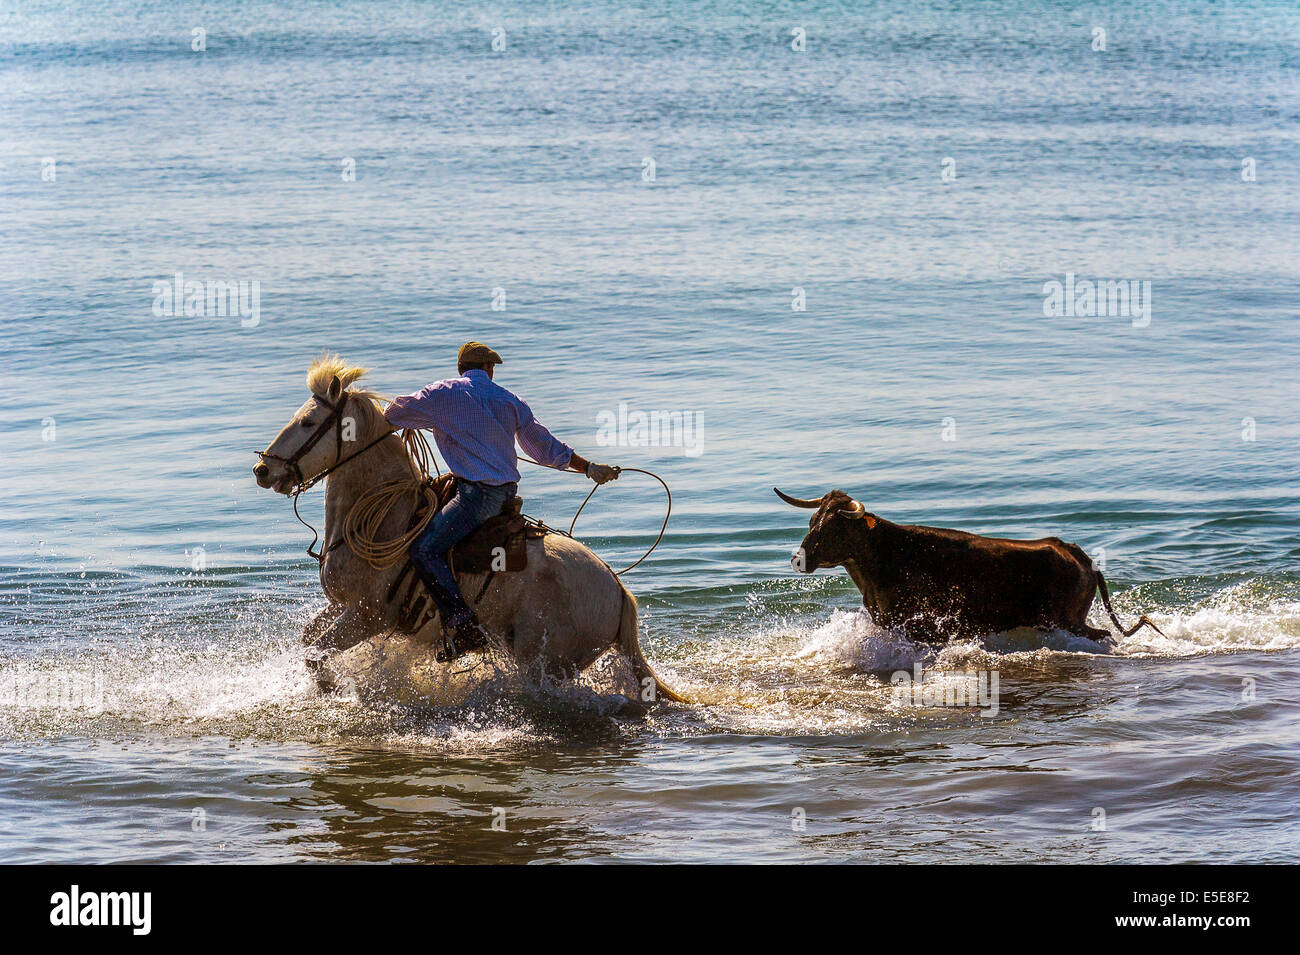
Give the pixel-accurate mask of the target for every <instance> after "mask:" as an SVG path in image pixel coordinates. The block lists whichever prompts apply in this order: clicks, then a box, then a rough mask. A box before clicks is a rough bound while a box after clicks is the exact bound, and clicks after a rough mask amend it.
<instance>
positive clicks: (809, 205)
mask: <svg viewBox="0 0 1300 955" xmlns="http://www.w3.org/2000/svg"><path fill="white" fill-rule="evenodd" d="M196 30H199V31H202V32H201V33H198V34H196V33H195V31H196ZM1098 30H1102V31H1104V34H1099V33H1098V32H1097V31H1098ZM494 43H495V46H496V47H497V48H496V49H494ZM195 46H198V47H201V49H195V48H194V47H195ZM1101 47H1104V48H1101ZM1298 119H1300V11H1297V9H1296V8H1295V7H1294V6H1293V5H1290V4H1231V5H1225V4H1215V3H1207V2H1195V3H1132V4H1109V3H1101V4H1088V3H1083V4H1071V5H1068V7H1066V6H1065V5H1060V4H1056V3H1050V2H1002V3H974V2H969V3H965V2H960V3H959V2H951V3H932V2H931V3H927V2H920V3H909V4H899V5H896V6H885V5H875V4H858V3H844V4H835V3H825V2H820V3H803V4H790V3H762V4H759V3H730V4H729V3H700V4H693V3H689V4H688V3H665V2H657V3H628V2H621V3H608V4H605V3H582V4H565V3H557V4H551V5H546V6H542V5H537V4H529V3H510V2H506V3H498V4H494V5H493V6H492V8H491V9H490V10H486V9H485V10H483V11H481V12H479V11H475V10H473V9H469V8H467V7H465V6H462V5H450V4H439V3H414V2H410V3H403V2H360V3H351V4H333V3H275V4H270V3H265V2H237V3H235V2H232V3H224V4H191V3H184V2H182V3H169V4H165V5H163V4H157V5H155V4H145V3H125V2H108V3H101V2H86V3H72V2H62V0H61V2H20V3H5V4H3V5H0V120H2V122H0V368H2V369H3V371H2V372H0V377H2V378H3V382H4V387H3V388H0V452H2V453H3V463H4V467H3V468H2V469H0V861H3V862H50V861H57V862H113V861H132V862H186V863H213V862H281V861H365V862H399V861H423V862H498V861H508V862H546V861H566V860H575V861H592V862H604V861H629V860H631V861H645V862H659V861H728V862H884V863H903V862H1030V861H1051V862H1116V861H1129V862H1193V861H1195V862H1226V861H1238V862H1295V861H1297V860H1298V859H1300V814H1298V813H1297V805H1298V804H1300V770H1298V763H1300V568H1298V567H1297V558H1298V557H1300V505H1298V504H1297V491H1300V481H1298V477H1297V475H1298V465H1300V453H1298V449H1300V415H1298V414H1297V407H1298V401H1297V399H1300V387H1298V386H1297V377H1298V375H1297V372H1298V371H1300V334H1298V332H1297V319H1298V316H1297V303H1298V301H1300V298H1298V293H1300V259H1298V257H1297V253H1296V248H1297V241H1296V240H1297V226H1298V224H1300V189H1298V188H1297V185H1298V184H1300V158H1298V157H1300V150H1298V149H1297V147H1298V146H1300V142H1298V140H1300V134H1298V133H1300V125H1298V123H1297V120H1298ZM177 273H181V274H182V275H183V277H184V279H183V280H184V281H188V282H199V283H205V288H206V287H208V286H207V284H206V283H214V282H231V283H236V284H237V283H240V282H244V283H246V287H247V288H248V289H249V297H248V299H247V301H246V304H247V305H249V308H248V309H247V310H246V314H244V315H211V314H189V315H187V314H185V310H184V308H175V309H169V308H168V307H167V304H166V303H165V302H163V303H161V304H160V302H159V299H160V297H161V293H160V292H159V291H156V290H155V284H156V283H161V284H162V285H164V286H165V285H167V284H170V283H172V282H173V281H174V277H175V276H176V274H177ZM1054 281H1055V282H1059V283H1062V285H1063V286H1064V285H1065V284H1066V283H1067V281H1068V282H1070V283H1072V284H1073V283H1078V282H1081V281H1096V282H1102V283H1106V282H1124V283H1125V287H1126V288H1130V289H1133V288H1135V289H1136V290H1137V291H1139V292H1140V293H1141V295H1142V298H1141V302H1142V303H1143V308H1144V309H1145V312H1144V313H1142V312H1141V311H1140V310H1139V312H1138V313H1136V314H1134V315H1131V316H1130V315H1128V314H1123V313H1120V314H1116V313H1115V310H1114V309H1110V310H1108V309H1089V308H1087V307H1083V308H1079V309H1069V310H1064V311H1060V312H1059V313H1058V314H1047V313H1048V312H1051V311H1052V309H1051V308H1050V307H1049V308H1045V301H1046V300H1047V299H1048V298H1049V292H1048V289H1050V285H1049V283H1052V282H1054ZM252 283H257V284H256V286H255V287H254V286H253V285H252ZM1128 283H1137V285H1136V286H1130V285H1129V284H1128ZM1146 283H1149V284H1146ZM254 288H256V293H257V298H256V299H253V297H252V292H253V289H254ZM1102 297H1103V299H1104V298H1105V296H1104V295H1103V296H1102ZM254 302H255V303H256V308H253V307H252V306H253V304H254ZM1117 303H1118V300H1117ZM471 338H473V339H480V340H483V341H486V342H488V343H489V344H491V345H493V346H494V347H495V348H497V349H498V350H499V351H501V352H502V353H503V354H504V355H505V357H506V360H507V361H506V364H505V365H504V366H503V367H502V368H500V369H499V373H498V379H497V380H498V381H499V382H500V383H502V384H504V385H505V386H506V387H508V388H511V389H512V390H515V391H517V392H518V393H520V394H521V395H523V396H524V397H526V398H527V399H528V400H529V402H530V403H531V404H532V406H533V408H534V410H535V411H536V412H537V414H538V416H539V417H540V418H541V420H542V421H544V422H545V423H546V424H547V425H548V426H549V427H550V428H551V429H552V430H553V431H554V432H555V433H556V434H558V435H559V436H561V437H562V438H564V439H565V440H567V441H569V442H570V443H572V444H573V445H574V446H576V447H577V448H578V449H579V451H580V452H581V453H583V454H584V455H586V456H588V457H591V458H594V459H596V460H599V461H608V462H610V463H614V464H621V465H627V466H631V467H640V468H647V469H650V470H653V471H655V472H656V473H658V474H660V475H662V476H663V477H664V479H665V480H667V481H668V482H669V484H670V485H671V488H672V493H673V514H672V520H671V522H670V524H669V527H668V534H667V535H666V538H665V540H664V542H663V544H662V546H660V547H659V548H658V549H657V550H656V551H655V552H654V553H653V554H652V555H651V557H650V558H649V559H648V560H647V561H646V562H645V563H644V564H642V565H641V566H640V567H638V568H636V569H635V570H634V571H633V572H632V573H630V574H629V575H627V577H626V578H624V579H625V581H626V583H627V584H628V586H629V588H630V589H631V590H632V591H633V592H634V593H635V594H636V595H637V597H638V599H639V600H640V603H641V622H642V644H643V646H644V647H645V650H646V653H647V655H648V656H649V658H650V659H651V660H652V661H653V663H654V664H655V666H656V667H657V669H658V671H659V673H660V675H661V676H662V677H663V678H664V680H665V681H666V682H667V683H669V684H670V685H672V686H673V687H674V688H676V689H678V690H679V691H681V692H684V693H686V694H687V695H688V696H690V697H692V698H694V699H695V700H697V701H698V702H697V703H696V704H695V705H690V706H678V705H664V706H661V707H658V708H656V709H654V710H652V711H651V712H650V713H648V714H639V713H637V712H636V710H635V708H629V707H626V706H623V705H622V703H623V701H622V700H621V698H619V697H617V695H615V694H610V693H603V692H600V691H599V690H598V689H592V688H590V687H584V686H558V687H556V686H546V687H542V686H535V685H529V684H528V683H526V682H523V681H520V680H510V679H496V678H494V679H487V680H484V681H482V682H481V684H480V685H478V686H476V687H475V688H474V689H473V691H472V692H471V693H469V695H468V696H466V697H464V698H460V699H457V700H454V701H440V700H431V701H429V703H428V705H426V706H422V707H417V708H411V707H400V706H395V705H385V704H383V703H382V702H376V701H364V702H363V701H362V700H359V699H357V698H356V697H352V696H348V695H344V696H341V697H340V696H334V697H324V696H321V695H319V694H318V693H317V692H316V691H315V690H314V689H313V687H312V684H311V682H310V681H309V680H308V678H307V675H306V673H305V671H304V669H303V665H302V662H301V658H302V651H301V648H300V646H299V643H298V635H299V631H300V628H301V627H302V625H303V623H304V622H305V621H306V620H307V619H309V618H310V617H311V616H312V614H313V613H315V612H316V611H317V610H318V609H319V608H320V607H321V606H322V605H323V603H324V601H323V597H322V594H321V591H320V586H319V582H318V579H317V575H316V565H315V562H314V561H313V560H311V559H310V558H308V557H306V556H305V554H304V552H303V548H304V547H305V545H306V544H307V542H308V539H309V535H307V534H306V532H305V530H304V528H303V527H302V526H301V525H300V524H299V523H298V522H297V521H296V520H295V519H294V516H293V513H292V510H291V508H290V506H289V503H288V502H287V500H286V499H284V498H282V497H279V496H277V495H275V494H273V493H271V492H269V491H264V490H262V489H259V488H258V487H257V486H256V484H255V483H254V481H253V478H252V474H251V470H250V469H251V467H252V465H253V463H254V461H255V456H254V454H253V452H254V451H255V450H257V449H259V448H262V447H265V446H266V444H267V443H268V442H269V441H270V439H271V438H272V437H273V436H274V435H275V433H276V432H277V431H278V430H279V429H280V427H281V426H282V425H283V424H284V423H285V422H286V421H287V420H288V419H289V417H290V415H291V414H292V413H293V411H294V410H295V409H296V408H297V407H298V405H299V404H300V403H301V402H302V401H303V400H304V399H305V398H306V396H307V393H306V390H305V387H304V384H303V375H304V372H305V370H306V367H307V365H308V363H309V361H310V359H311V358H312V357H313V356H314V355H316V354H318V353H320V352H322V351H325V350H328V351H333V352H339V353H341V354H343V355H344V356H345V357H347V358H348V359H350V360H351V361H353V362H355V363H358V364H362V365H365V366H367V367H369V368H371V369H373V370H372V373H371V376H370V379H369V380H370V384H371V386H372V387H373V388H375V389H376V390H378V391H381V392H384V393H388V394H395V393H403V392H407V391H413V390H416V389H418V388H420V387H422V386H423V385H424V384H426V383H427V382H428V381H430V380H434V379H437V378H441V377H445V376H447V375H449V374H451V373H452V372H454V360H455V359H454V355H455V349H456V347H457V346H458V345H459V344H460V343H461V342H463V341H465V340H467V339H471ZM623 404H626V412H627V413H628V414H629V415H635V414H636V413H638V412H640V413H648V412H650V411H667V412H681V413H682V414H683V415H690V416H691V418H690V420H692V421H693V422H694V423H695V424H696V425H697V429H696V432H695V434H694V436H693V437H694V439H697V440H694V445H693V447H686V446H685V442H684V441H683V442H679V443H678V445H672V444H667V445H665V444H660V445H658V446H640V445H633V444H632V443H631V441H632V440H633V439H635V438H636V434H635V433H631V434H628V435H625V437H626V438H627V441H625V443H623V444H622V445H619V444H617V443H615V444H613V445H610V444H609V442H608V439H609V438H610V434H609V432H608V429H606V430H605V431H603V432H602V430H601V426H600V424H601V421H602V420H604V421H608V420H609V418H610V416H614V417H615V418H616V417H617V416H618V414H619V409H620V406H621V405H623ZM684 420H685V419H684ZM615 437H616V438H617V435H615ZM525 472H526V473H525V479H524V483H523V487H522V494H523V495H524V497H525V500H526V507H525V509H526V510H527V511H528V512H529V513H531V514H534V515H537V516H539V517H542V518H544V519H546V520H548V521H549V522H550V523H552V524H555V525H558V526H561V527H567V526H568V522H569V519H570V518H571V516H572V514H573V512H574V509H575V508H576V507H577V505H578V504H579V503H580V501H581V500H582V497H583V495H584V494H585V493H586V491H587V489H588V487H589V485H588V484H587V482H586V481H585V480H584V479H582V478H581V477H579V476H577V475H567V476H566V475H561V474H557V473H553V472H547V471H540V470H539V469H536V468H527V467H525ZM773 485H778V486H780V487H782V488H783V489H784V490H786V491H788V492H790V493H792V494H795V495H800V496H818V495H820V494H822V493H823V492H825V491H826V490H829V489H830V488H833V487H838V488H843V489H845V490H847V491H849V492H851V493H852V494H854V495H855V496H856V497H857V498H858V499H860V500H861V501H863V502H864V504H865V505H866V506H867V508H868V509H869V510H871V511H873V512H875V513H878V514H880V515H882V516H884V517H887V518H889V519H891V520H895V521H898V522H906V523H924V524H934V525H939V526H946V527H955V528H960V529H963V530H968V531H974V532H981V533H988V534H994V535H1000V536H1009V537H1039V536H1046V535H1057V536H1060V537H1063V538H1065V539H1066V540H1070V541H1073V542H1076V543H1078V544H1079V545H1081V546H1082V547H1083V548H1084V549H1085V550H1087V551H1088V552H1089V553H1090V554H1092V555H1093V556H1094V558H1096V559H1097V560H1098V562H1099V563H1101V562H1103V561H1104V567H1105V570H1106V574H1107V576H1108V578H1109V580H1110V582H1111V588H1112V591H1113V592H1114V593H1115V603H1116V607H1117V610H1118V611H1119V614H1120V616H1121V617H1122V618H1123V619H1124V620H1125V621H1131V620H1133V619H1135V618H1136V616H1137V614H1139V613H1141V612H1147V613H1149V614H1151V616H1152V617H1153V618H1154V619H1155V620H1156V622H1157V623H1158V624H1159V625H1160V627H1161V629H1163V630H1164V632H1165V634H1166V635H1167V636H1165V637H1161V636H1159V635H1157V634H1155V633H1153V632H1152V631H1150V630H1144V631H1142V632H1140V633H1139V634H1137V635H1135V636H1134V637H1132V638H1130V639H1127V640H1123V641H1122V642H1121V643H1120V644H1119V646H1118V647H1117V649H1116V652H1114V653H1113V654H1104V653H1101V652H1099V651H1100V650H1101V648H1100V647H1099V646H1097V645H1096V644H1092V643H1090V642H1088V641H1086V640H1083V639H1081V638H1077V637H1072V636H1070V635H1068V634H1063V633H1057V634H1050V635H1046V636H1043V635H1039V636H1034V637H1031V636H1028V635H1026V634H1009V635H1000V636H996V637H993V638H990V639H989V640H988V641H985V642H984V643H983V644H980V643H977V642H958V643H953V644H951V645H949V646H947V647H943V648H939V649H937V650H936V649H926V648H924V647H918V646H914V645H912V644H911V643H909V641H908V640H907V639H906V634H905V633H886V632H882V631H880V630H879V629H878V628H876V627H875V626H874V625H873V624H872V622H871V620H870V619H869V618H868V617H867V616H866V615H865V614H864V613H863V612H862V611H861V610H860V601H859V599H858V595H857V592H856V590H855V589H854V588H853V585H852V584H851V582H850V581H849V580H848V578H847V577H846V576H845V575H844V574H843V573H842V572H839V571H834V572H831V571H822V572H820V573H818V574H817V575H815V576H812V577H800V576H797V575H795V574H793V573H792V572H791V569H790V566H789V563H788V559H789V555H790V551H791V550H792V548H794V547H795V546H796V545H797V544H798V543H799V542H800V540H801V538H802V536H803V534H804V533H805V530H806V520H807V516H808V513H807V512H804V511H797V510H793V509H791V508H789V507H787V506H785V505H784V504H782V503H781V502H780V501H778V500H777V498H776V497H775V496H774V495H773V494H772V491H771V488H772V486H773ZM322 500H323V496H322V492H321V490H320V489H317V490H316V491H314V492H311V493H310V494H308V495H307V496H305V497H304V498H303V501H302V503H303V505H304V514H305V515H306V516H308V517H309V519H310V518H311V517H313V516H315V517H319V515H320V514H321V511H322ZM663 508H664V498H663V492H662V489H661V488H660V487H659V485H658V484H657V483H655V482H654V481H653V480H650V479H649V478H646V477H644V476H642V475H636V474H628V475H625V476H624V478H623V479H621V480H620V481H619V482H617V483H616V484H613V485H610V486H609V487H606V488H603V489H601V490H600V491H598V492H597V494H596V496H595V498H594V499H593V501H592V503H591V505H589V507H588V508H587V510H586V511H585V512H584V514H583V516H582V519H581V521H580V523H579V525H578V529H577V532H578V534H579V536H581V537H583V539H584V540H586V541H587V542H588V543H589V544H590V545H591V546H592V547H593V548H594V549H595V550H596V551H597V552H598V553H599V554H601V555H602V556H604V557H605V558H606V559H608V560H609V561H610V562H611V563H613V564H614V565H616V566H621V565H622V564H625V563H629V562H631V561H632V560H634V559H635V558H636V557H637V556H638V555H640V554H641V553H642V552H643V551H644V550H645V548H646V547H648V546H649V545H650V543H651V541H652V540H653V539H654V535H655V533H656V532H657V531H658V527H659V523H660V521H661V520H662V517H663ZM317 523H318V524H319V521H317ZM1093 622H1094V623H1096V624H1100V623H1101V622H1102V617H1101V615H1100V611H1099V608H1098V609H1096V610H1095V611H1094V617H1093ZM918 666H919V667H921V668H922V672H923V677H922V679H923V680H924V681H930V685H932V686H943V685H945V681H947V682H948V683H950V684H951V683H953V682H955V681H961V680H962V679H964V676H963V675H964V674H965V673H966V672H968V671H972V672H976V673H980V672H982V673H984V674H985V676H988V675H989V674H990V673H994V674H996V676H997V679H998V686H999V697H998V700H997V703H998V705H997V707H996V712H993V708H992V707H985V708H983V709H980V708H977V707H957V706H944V705H938V704H939V703H941V702H942V701H941V700H935V699H930V700H929V701H927V700H926V699H920V700H919V701H918V700H916V699H913V698H910V697H908V696H906V695H904V694H902V693H900V691H899V690H898V689H897V688H896V687H895V686H893V685H892V684H891V674H892V673H894V672H895V671H899V670H905V671H908V672H912V673H915V672H916V671H915V670H914V667H918ZM922 685H925V684H924V683H923V684H922ZM494 823H496V825H495V826H494Z"/></svg>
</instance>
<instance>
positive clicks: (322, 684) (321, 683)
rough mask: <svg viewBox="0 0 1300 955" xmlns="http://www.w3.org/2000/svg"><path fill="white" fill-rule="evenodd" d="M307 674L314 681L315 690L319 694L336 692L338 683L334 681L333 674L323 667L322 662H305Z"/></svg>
mask: <svg viewBox="0 0 1300 955" xmlns="http://www.w3.org/2000/svg"><path fill="white" fill-rule="evenodd" d="M306 663H307V673H308V675H309V676H311V678H312V679H313V680H315V681H316V689H317V690H319V691H320V692H321V693H333V692H334V691H335V690H337V689H338V688H339V687H338V683H336V682H335V680H334V674H333V673H331V672H330V670H329V668H328V667H326V666H325V664H324V661H323V660H307V661H306Z"/></svg>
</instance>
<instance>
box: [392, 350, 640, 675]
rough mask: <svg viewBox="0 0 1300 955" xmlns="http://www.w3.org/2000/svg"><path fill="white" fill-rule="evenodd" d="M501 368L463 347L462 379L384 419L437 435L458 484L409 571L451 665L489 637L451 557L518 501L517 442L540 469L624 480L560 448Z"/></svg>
mask: <svg viewBox="0 0 1300 955" xmlns="http://www.w3.org/2000/svg"><path fill="white" fill-rule="evenodd" d="M503 363H504V362H503V360H502V358H501V356H500V355H498V354H497V353H496V352H495V351H493V350H492V349H491V348H488V347H487V346H486V345H484V344H482V343H480V342H466V343H465V344H464V345H462V346H461V347H460V351H459V352H458V353H457V355H456V371H457V374H458V375H459V376H460V377H457V378H448V379H446V380H445V381H435V382H433V383H432V384H431V385H428V386H426V387H425V388H424V389H422V390H420V391H417V392H415V393H414V394H410V395H403V396H401V397H399V398H394V399H393V401H392V403H391V404H389V406H388V407H387V408H386V409H385V411H384V417H385V418H387V419H388V423H389V424H391V425H392V426H393V427H395V428H419V429H427V430H429V431H432V432H433V437H434V441H435V442H436V443H437V445H438V450H439V451H441V452H442V457H443V460H444V461H446V463H447V467H448V469H449V470H450V471H451V472H452V474H453V475H455V478H456V492H455V496H454V497H453V498H452V499H451V501H450V502H448V503H447V504H446V506H444V507H443V508H442V510H440V511H439V512H438V513H437V514H436V515H435V516H434V518H433V519H432V520H431V521H430V522H429V525H428V526H427V527H426V528H425V530H424V533H423V534H421V535H420V537H418V538H417V539H416V540H415V541H414V543H412V544H411V563H412V565H413V566H414V567H415V572H416V574H417V575H418V576H419V578H420V580H421V581H422V582H423V584H424V586H425V588H426V589H427V590H428V591H429V596H430V597H431V598H432V599H433V602H434V604H435V605H436V606H437V608H438V613H439V615H440V616H441V618H442V625H443V633H444V634H445V635H446V642H447V657H448V658H449V659H455V658H457V657H461V656H463V655H465V654H466V653H470V652H473V651H474V650H478V649H481V648H482V647H484V646H485V645H486V644H487V642H488V636H487V634H486V633H485V632H484V630H483V627H482V626H481V625H480V623H479V621H478V618H477V616H476V615H475V613H474V611H473V609H472V608H471V607H470V606H469V604H467V603H466V602H465V598H464V596H463V595H462V594H461V592H460V586H459V584H458V583H457V582H456V575H455V574H454V573H452V570H451V567H450V566H449V565H448V563H447V552H448V551H449V550H451V548H452V547H453V546H454V545H455V544H457V543H459V542H460V541H461V540H463V539H464V538H465V537H468V536H469V534H470V533H471V532H473V531H474V530H475V529H476V528H477V527H479V526H480V525H481V524H482V523H483V522H484V521H487V520H489V519H490V518H492V517H495V516H496V515H497V514H499V513H500V512H501V508H502V506H503V505H504V504H505V503H506V502H507V501H509V500H510V499H511V498H513V497H514V496H515V493H516V492H517V491H518V488H519V470H518V468H517V467H516V466H515V462H516V460H517V458H516V455H515V441H516V440H518V442H519V446H520V447H521V448H522V449H523V450H524V452H525V453H526V454H527V455H528V456H529V457H531V458H532V459H533V460H534V461H537V462H538V463H539V464H544V465H547V466H549V467H553V468H556V469H558V470H566V469H567V470H573V471H580V472H582V473H584V474H586V475H587V477H589V478H591V479H592V480H593V481H595V482H596V483H597V484H604V483H605V482H606V481H612V480H615V479H616V478H617V477H618V474H619V469H618V468H616V467H610V466H608V465H604V464H595V463H593V462H591V461H588V460H586V459H585V458H583V457H582V456H580V455H579V454H578V453H577V452H575V451H574V450H573V448H571V447H569V446H568V445H567V444H565V443H564V442H562V441H560V440H558V439H557V438H556V437H555V436H554V435H552V434H551V432H550V431H548V430H547V429H546V428H545V426H543V425H542V423H541V422H540V421H538V420H537V418H536V417H534V415H533V412H532V409H531V408H529V407H528V403H527V402H525V401H524V400H523V399H522V398H520V397H519V396H518V395H515V394H514V393H513V392H510V391H507V390H506V389H505V388H502V387H501V386H500V385H498V384H496V383H495V382H494V381H493V380H492V379H493V368H494V367H495V366H496V365H500V364H503Z"/></svg>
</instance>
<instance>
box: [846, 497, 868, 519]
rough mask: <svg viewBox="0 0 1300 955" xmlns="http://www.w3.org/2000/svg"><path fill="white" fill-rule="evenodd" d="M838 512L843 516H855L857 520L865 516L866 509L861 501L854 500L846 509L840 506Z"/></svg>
mask: <svg viewBox="0 0 1300 955" xmlns="http://www.w3.org/2000/svg"><path fill="white" fill-rule="evenodd" d="M840 513H841V514H843V515H844V516H845V517H854V518H857V519H858V520H861V519H862V518H864V517H866V516H867V509H866V508H865V507H863V506H862V502H861V501H854V502H853V506H852V507H850V508H848V509H847V510H846V509H844V508H840Z"/></svg>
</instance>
